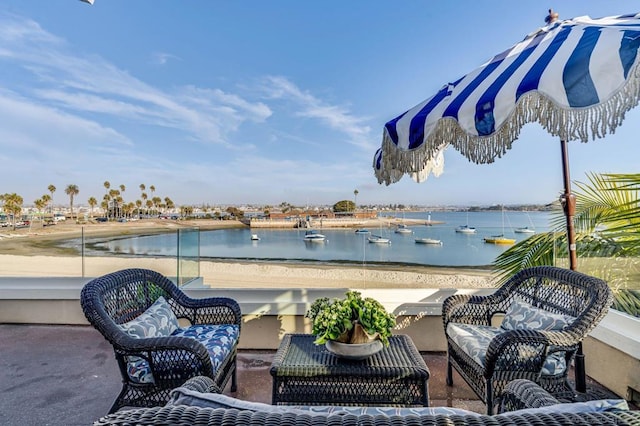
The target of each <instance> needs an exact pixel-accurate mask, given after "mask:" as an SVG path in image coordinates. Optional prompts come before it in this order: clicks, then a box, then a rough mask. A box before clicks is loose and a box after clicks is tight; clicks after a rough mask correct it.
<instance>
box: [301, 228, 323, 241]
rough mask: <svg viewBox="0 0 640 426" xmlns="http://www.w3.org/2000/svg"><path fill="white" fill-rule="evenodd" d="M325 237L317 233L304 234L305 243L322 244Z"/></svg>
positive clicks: (308, 232)
mask: <svg viewBox="0 0 640 426" xmlns="http://www.w3.org/2000/svg"><path fill="white" fill-rule="evenodd" d="M325 239H326V237H325V236H324V235H323V234H320V233H319V232H318V231H307V232H305V233H304V240H305V241H313V242H314V243H322V242H324V240H325Z"/></svg>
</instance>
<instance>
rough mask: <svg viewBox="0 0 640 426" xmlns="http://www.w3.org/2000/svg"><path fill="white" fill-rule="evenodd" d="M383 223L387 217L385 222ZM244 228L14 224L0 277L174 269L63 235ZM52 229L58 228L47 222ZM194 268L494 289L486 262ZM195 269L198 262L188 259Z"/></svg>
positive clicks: (211, 281)
mask: <svg viewBox="0 0 640 426" xmlns="http://www.w3.org/2000/svg"><path fill="white" fill-rule="evenodd" d="M383 222H384V223H387V221H386V220H385V221H383ZM192 227H198V228H200V229H201V230H213V229H229V228H236V227H246V225H244V224H242V223H240V222H238V221H218V220H211V221H204V220H198V221H180V222H175V221H166V220H152V221H147V220H144V221H135V222H125V223H118V222H109V223H104V224H103V223H100V224H87V225H77V224H75V223H74V224H70V223H69V224H62V225H55V226H52V227H46V228H42V227H40V226H38V227H37V228H36V229H31V230H29V229H20V230H16V231H12V232H15V233H12V234H11V236H9V237H7V235H6V234H5V232H2V231H3V230H0V276H2V277H10V276H23V277H24V276H33V277H43V276H44V277H64V276H70V277H81V276H82V275H83V272H84V276H87V277H92V276H100V275H103V274H105V273H108V272H112V271H115V270H119V269H124V268H131V267H140V268H147V269H154V270H157V271H158V272H160V273H163V274H165V275H167V276H175V275H176V270H177V261H176V259H175V258H173V257H171V258H162V257H152V256H149V257H147V256H130V257H127V256H93V255H92V256H85V257H84V258H83V257H82V256H81V255H79V254H78V251H77V250H76V249H75V248H73V247H63V246H61V245H60V243H61V241H64V240H69V239H75V238H80V237H82V235H84V236H85V237H91V238H101V237H104V238H118V237H131V236H136V235H150V234H158V233H167V232H175V231H176V230H177V229H180V228H192ZM52 228H55V229H52ZM198 267H199V275H200V276H201V277H202V278H203V280H204V283H205V285H209V286H212V287H216V288H274V287H277V288H320V287H327V288H335V287H356V288H492V287H494V285H493V283H492V274H491V271H490V269H488V268H486V267H471V266H470V267H458V266H426V265H425V266H423V265H404V264H395V263H394V264H375V263H372V264H368V263H367V264H364V265H363V264H358V263H355V262H354V263H348V262H344V263H342V262H326V261H287V260H282V261H280V260H266V259H265V260H251V259H206V258H203V259H200V262H199V265H198ZM193 268H196V266H195V265H193Z"/></svg>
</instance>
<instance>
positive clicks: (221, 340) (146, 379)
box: [127, 324, 240, 383]
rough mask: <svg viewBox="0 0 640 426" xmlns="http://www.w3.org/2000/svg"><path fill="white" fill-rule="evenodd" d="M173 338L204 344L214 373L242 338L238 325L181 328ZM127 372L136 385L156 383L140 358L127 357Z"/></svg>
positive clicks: (146, 364) (147, 364)
mask: <svg viewBox="0 0 640 426" xmlns="http://www.w3.org/2000/svg"><path fill="white" fill-rule="evenodd" d="M172 336H179V337H188V338H191V339H195V340H197V341H198V342H200V343H202V344H203V345H204V347H205V348H207V352H209V357H210V358H211V364H212V365H213V369H214V371H217V370H218V369H219V368H220V366H221V365H222V363H223V362H224V360H225V359H226V358H227V356H228V355H229V353H231V350H232V349H233V347H234V346H235V344H236V342H237V341H238V338H239V337H240V329H239V327H238V326H237V325H228V324H223V325H192V326H190V327H186V328H179V329H177V330H175V331H174V332H173V333H172ZM127 372H128V374H129V377H130V378H131V380H132V381H133V382H135V383H154V379H153V374H152V372H151V368H150V366H149V363H148V362H147V361H146V360H145V359H142V358H140V357H137V356H130V357H127Z"/></svg>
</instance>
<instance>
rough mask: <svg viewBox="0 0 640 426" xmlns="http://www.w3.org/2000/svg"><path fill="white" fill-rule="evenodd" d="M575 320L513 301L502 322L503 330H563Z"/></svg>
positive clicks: (520, 301)
mask: <svg viewBox="0 0 640 426" xmlns="http://www.w3.org/2000/svg"><path fill="white" fill-rule="evenodd" d="M574 320H575V318H573V317H570V316H568V315H562V314H554V313H552V312H549V311H545V310H543V309H539V308H536V307H535V306H533V305H531V304H529V303H527V302H525V301H522V300H518V299H516V300H514V301H513V303H512V304H511V306H509V309H507V312H506V313H505V316H504V319H503V320H502V324H501V325H500V327H502V328H503V329H505V330H525V329H528V330H545V331H551V330H564V329H565V328H566V327H567V325H569V323H570V322H572V321H574Z"/></svg>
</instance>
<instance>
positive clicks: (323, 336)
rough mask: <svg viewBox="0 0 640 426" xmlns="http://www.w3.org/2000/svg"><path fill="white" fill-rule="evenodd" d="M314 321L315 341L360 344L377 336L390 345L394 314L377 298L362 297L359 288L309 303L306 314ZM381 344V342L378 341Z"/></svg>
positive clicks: (394, 323)
mask: <svg viewBox="0 0 640 426" xmlns="http://www.w3.org/2000/svg"><path fill="white" fill-rule="evenodd" d="M305 316H306V317H307V318H309V319H310V320H311V322H312V324H313V328H312V333H313V334H314V335H315V336H316V340H315V343H316V344H317V345H322V344H326V343H327V342H340V343H350V344H359V343H367V342H371V341H376V340H379V341H380V342H382V344H384V345H386V346H388V345H389V336H391V329H392V328H393V327H395V325H396V319H395V316H394V315H393V314H391V313H389V312H387V310H386V309H385V308H384V306H382V304H380V302H378V301H377V300H375V299H372V298H370V297H367V298H363V297H362V295H361V294H360V292H358V291H347V292H346V297H345V298H343V299H338V298H334V299H332V300H330V299H328V298H326V297H323V298H320V299H317V300H316V301H315V302H313V303H312V304H311V307H310V308H309V310H308V311H307V313H306V314H305ZM380 348H382V345H380Z"/></svg>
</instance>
